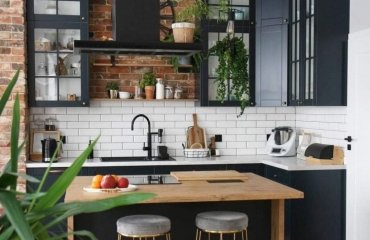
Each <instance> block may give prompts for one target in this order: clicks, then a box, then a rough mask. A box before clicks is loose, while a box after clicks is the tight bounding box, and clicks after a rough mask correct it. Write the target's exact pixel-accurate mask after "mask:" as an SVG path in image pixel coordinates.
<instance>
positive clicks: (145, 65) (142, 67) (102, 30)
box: [0, 0, 199, 98]
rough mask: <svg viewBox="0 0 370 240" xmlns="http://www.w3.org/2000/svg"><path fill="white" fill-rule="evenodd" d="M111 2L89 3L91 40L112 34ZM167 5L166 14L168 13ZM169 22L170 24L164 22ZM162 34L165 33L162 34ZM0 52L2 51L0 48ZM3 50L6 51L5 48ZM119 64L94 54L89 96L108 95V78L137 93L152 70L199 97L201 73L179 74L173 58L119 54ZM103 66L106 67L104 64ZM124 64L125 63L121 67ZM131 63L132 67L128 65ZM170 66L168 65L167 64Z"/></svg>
mask: <svg viewBox="0 0 370 240" xmlns="http://www.w3.org/2000/svg"><path fill="white" fill-rule="evenodd" d="M190 2H191V1H190V0H186V1H183V2H181V4H179V6H178V8H177V9H175V11H177V10H179V9H180V8H183V7H184V6H185V4H189V3H190ZM111 10H112V3H111V1H110V0H93V1H90V5H89V17H90V18H89V31H90V36H92V37H91V39H92V40H100V39H101V38H102V37H108V38H110V37H112V20H111ZM168 10H169V9H168V8H165V9H163V13H165V14H168ZM164 24H167V25H168V24H169V23H164ZM162 37H163V36H162ZM0 51H2V50H1V49H0ZM3 51H6V49H4V50H3ZM116 64H117V65H118V66H116V67H112V66H111V65H110V57H109V56H104V55H95V56H91V64H90V65H91V69H90V70H91V71H90V97H91V98H106V97H107V93H106V90H105V85H106V83H107V82H108V81H117V82H118V83H119V86H120V91H129V92H131V93H133V92H134V88H135V85H137V84H138V81H139V80H140V79H142V76H143V73H145V72H149V71H151V72H153V73H155V75H156V77H160V78H163V79H164V81H165V83H166V84H169V85H171V86H174V87H175V86H177V85H179V86H181V87H183V89H184V97H185V98H196V96H195V86H196V82H197V81H198V79H199V75H198V74H191V73H176V72H175V70H174V68H173V67H172V66H171V65H170V59H169V58H165V57H163V58H162V57H148V56H140V57H139V56H119V57H117V59H116ZM101 65H104V66H101ZM120 65H123V66H120ZM128 65H129V66H128ZM166 65H167V66H166Z"/></svg>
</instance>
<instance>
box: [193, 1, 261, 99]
mask: <svg viewBox="0 0 370 240" xmlns="http://www.w3.org/2000/svg"><path fill="white" fill-rule="evenodd" d="M208 6H209V10H210V11H209V12H210V13H209V18H208V19H207V20H203V23H202V33H201V34H202V35H201V38H202V41H203V51H204V52H205V53H207V52H208V49H210V48H211V47H213V46H214V45H215V44H216V42H217V41H218V40H222V39H223V38H224V37H225V36H227V33H226V28H227V23H228V21H227V18H228V13H227V12H226V13H225V12H224V11H222V10H220V7H219V0H209V1H208ZM228 8H229V10H230V9H231V10H232V11H233V13H234V19H235V21H234V26H235V27H234V32H235V34H234V35H235V36H236V37H241V38H242V40H243V42H244V44H245V46H246V49H247V51H248V55H249V61H248V68H249V78H250V91H249V92H250V95H251V96H249V98H250V99H251V105H254V64H255V61H254V52H255V49H254V48H255V44H254V42H255V40H254V39H255V36H254V35H255V28H254V0H230V1H229V6H228ZM220 19H224V20H220ZM217 66H218V58H217V56H212V55H210V56H209V57H208V58H207V59H205V60H204V61H203V65H202V70H201V92H200V98H201V105H202V106H239V105H240V103H239V102H237V101H236V98H235V96H233V95H229V96H225V101H224V103H221V102H220V101H219V100H217V98H216V96H217V87H216V85H215V83H214V81H215V79H216V77H217V75H216V69H217ZM231 87H232V86H231V82H229V84H228V85H227V88H228V89H230V88H231Z"/></svg>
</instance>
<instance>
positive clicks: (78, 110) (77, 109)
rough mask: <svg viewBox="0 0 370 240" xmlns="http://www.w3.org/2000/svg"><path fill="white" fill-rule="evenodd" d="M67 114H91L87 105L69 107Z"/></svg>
mask: <svg viewBox="0 0 370 240" xmlns="http://www.w3.org/2000/svg"><path fill="white" fill-rule="evenodd" d="M67 114H89V108H85V107H75V108H67Z"/></svg>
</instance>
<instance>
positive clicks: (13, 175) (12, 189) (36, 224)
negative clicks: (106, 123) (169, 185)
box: [0, 71, 153, 240]
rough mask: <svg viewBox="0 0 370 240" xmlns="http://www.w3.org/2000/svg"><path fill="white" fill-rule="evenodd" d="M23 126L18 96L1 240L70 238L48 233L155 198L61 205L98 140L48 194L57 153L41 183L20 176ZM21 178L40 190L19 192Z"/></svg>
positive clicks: (1, 194) (3, 178)
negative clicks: (73, 219)
mask: <svg viewBox="0 0 370 240" xmlns="http://www.w3.org/2000/svg"><path fill="white" fill-rule="evenodd" d="M18 76H19V71H17V73H16V74H15V76H14V78H13V79H12V80H11V82H10V83H9V85H8V87H7V89H6V90H5V92H4V94H3V95H2V97H1V99H0V114H1V113H2V111H3V110H4V108H5V105H6V103H7V101H8V99H9V97H10V95H11V91H12V89H13V87H14V86H15V83H16V81H17V78H18ZM19 126H20V103H19V97H18V95H17V96H16V98H15V101H14V107H13V116H12V126H11V140H10V147H11V156H10V161H9V162H8V163H7V164H6V166H5V167H4V169H3V171H2V172H1V173H0V204H1V205H2V206H3V208H4V213H5V214H4V215H3V216H1V217H0V239H21V240H33V239H42V240H43V239H66V237H67V235H68V234H67V233H62V234H60V235H53V236H52V235H51V234H50V233H49V231H48V230H49V229H50V228H51V227H54V226H57V225H61V224H62V223H61V222H62V221H64V220H65V219H67V218H68V217H70V216H73V215H77V214H81V213H93V212H99V211H105V210H108V209H111V208H114V207H117V206H122V205H127V204H134V203H137V202H140V201H143V200H146V199H149V198H151V197H152V196H153V194H150V193H132V194H127V195H122V196H119V197H114V198H109V199H104V200H98V201H92V202H71V203H58V204H57V202H58V200H59V199H60V198H61V197H62V196H63V195H64V193H65V191H66V189H67V188H68V186H69V185H70V184H71V182H72V181H73V179H74V177H75V176H76V175H77V174H78V172H79V171H80V169H81V167H82V165H83V163H84V162H85V160H86V158H87V157H88V155H89V154H90V152H91V151H92V149H93V147H94V145H95V144H96V142H97V139H96V140H95V141H94V142H93V143H92V144H90V145H89V146H88V148H87V149H86V150H85V151H83V153H81V155H80V156H79V157H78V158H77V159H76V160H75V161H74V162H73V164H72V165H71V166H70V167H69V168H67V169H66V170H65V171H64V173H63V174H62V175H61V176H60V177H59V178H58V179H57V181H56V182H55V183H54V184H53V185H52V186H51V187H50V188H49V189H48V190H47V191H46V192H42V191H41V189H42V187H43V185H44V183H45V179H46V177H47V175H48V173H49V171H50V168H51V165H52V162H53V160H54V159H55V155H56V154H55V153H54V156H53V159H52V161H51V163H50V164H49V167H48V168H47V169H46V170H45V174H44V176H43V178H42V180H41V181H39V180H38V179H35V178H33V177H31V176H27V175H25V174H22V173H18V157H19V154H20V152H21V151H22V149H23V146H24V142H23V143H22V144H20V145H18V140H19V130H20V127H19ZM18 178H23V179H25V180H27V181H30V182H36V183H37V182H38V183H39V186H38V188H37V190H36V191H35V192H32V193H22V192H17V190H16V188H17V180H18ZM81 191H82V189H81ZM73 234H74V235H77V236H85V237H88V238H90V239H96V238H95V237H94V235H93V234H92V233H90V232H87V231H77V232H74V233H73Z"/></svg>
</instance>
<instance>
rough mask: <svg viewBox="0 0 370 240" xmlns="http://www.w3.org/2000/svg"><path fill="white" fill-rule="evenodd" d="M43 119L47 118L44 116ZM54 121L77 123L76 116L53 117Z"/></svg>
mask: <svg viewBox="0 0 370 240" xmlns="http://www.w3.org/2000/svg"><path fill="white" fill-rule="evenodd" d="M44 117H46V118H48V117H47V115H44ZM55 119H56V120H57V121H58V122H77V121H78V115H73V114H67V115H55Z"/></svg>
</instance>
